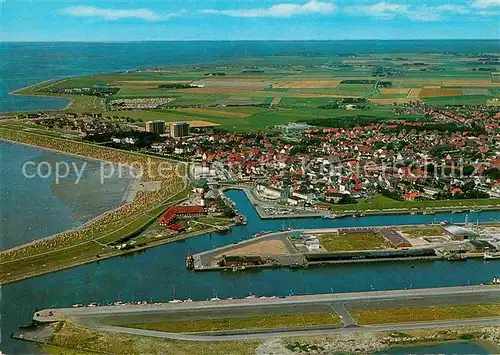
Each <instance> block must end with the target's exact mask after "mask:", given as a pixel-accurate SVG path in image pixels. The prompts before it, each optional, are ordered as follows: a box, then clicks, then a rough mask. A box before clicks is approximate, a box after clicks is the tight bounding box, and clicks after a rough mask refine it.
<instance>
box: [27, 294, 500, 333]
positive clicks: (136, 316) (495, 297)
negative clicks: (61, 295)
mask: <svg viewBox="0 0 500 355" xmlns="http://www.w3.org/2000/svg"><path fill="white" fill-rule="evenodd" d="M477 303H500V285H484V286H464V287H444V288H434V289H414V290H395V291H374V292H355V293H341V294H323V295H303V296H289V297H284V298H265V299H263V298H250V299H249V298H246V299H235V300H220V301H197V302H183V303H175V304H174V303H162V304H147V305H123V306H103V307H81V308H60V309H46V310H43V311H39V312H37V313H36V314H35V315H34V317H33V319H34V320H36V321H38V322H51V321H56V320H58V319H61V318H68V317H69V318H71V319H72V320H73V321H74V322H75V323H76V324H80V325H83V326H86V327H89V328H93V329H98V330H104V331H110V332H118V333H128V334H137V335H147V336H155V337H161V338H169V339H181V340H199V341H213V340H247V339H261V338H268V337H283V336H287V337H289V336H300V335H302V336H303V335H320V334H328V333H331V332H380V331H398V330H405V329H406V330H408V329H422V328H434V327H453V326H459V325H499V324H500V317H498V318H478V319H468V320H456V321H436V322H418V323H412V324H387V325H378V326H362V327H361V326H358V325H357V324H356V321H355V319H353V317H352V316H351V314H350V313H349V310H350V309H370V308H372V309H373V308H397V307H412V306H413V307H425V306H432V305H454V304H456V305H458V304H477ZM332 311H334V312H335V313H337V315H338V316H339V317H341V320H342V324H341V325H340V326H339V325H338V324H337V325H323V326H313V327H302V328H298V327H295V328H282V329H259V330H255V329H254V330H235V331H223V332H220V331H219V332H204V333H192V334H180V333H166V332H158V331H148V330H142V329H133V328H125V327H121V326H120V325H125V324H130V323H147V322H168V321H182V320H193V319H210V318H231V317H252V316H259V315H270V314H275V315H279V314H293V313H320V312H332Z"/></svg>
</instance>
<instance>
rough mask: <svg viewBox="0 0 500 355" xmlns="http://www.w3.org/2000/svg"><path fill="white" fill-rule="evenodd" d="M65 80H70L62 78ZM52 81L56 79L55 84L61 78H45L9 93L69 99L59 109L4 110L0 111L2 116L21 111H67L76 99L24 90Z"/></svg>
mask: <svg viewBox="0 0 500 355" xmlns="http://www.w3.org/2000/svg"><path fill="white" fill-rule="evenodd" d="M63 80H68V79H67V78H66V79H61V80H60V81H63ZM51 81H54V84H55V83H57V82H58V81H59V79H48V80H44V81H41V82H39V83H36V84H32V85H28V86H25V87H22V88H19V89H15V90H12V91H9V92H8V93H7V94H8V95H12V96H29V97H45V98H50V99H57V100H66V101H68V102H67V103H66V104H65V105H64V106H63V107H61V108H58V109H48V110H47V109H44V110H29V111H2V112H0V116H4V115H11V114H16V113H19V112H39V111H45V112H59V111H65V110H67V109H69V108H70V107H71V106H72V105H73V104H74V102H75V99H73V98H70V97H64V96H51V95H44V94H40V93H37V94H35V93H25V92H24V90H28V89H30V88H34V87H37V86H39V85H42V84H46V83H50V82H51Z"/></svg>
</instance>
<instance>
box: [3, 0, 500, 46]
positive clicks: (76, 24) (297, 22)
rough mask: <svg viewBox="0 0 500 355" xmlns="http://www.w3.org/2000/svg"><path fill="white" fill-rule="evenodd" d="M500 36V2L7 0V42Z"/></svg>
mask: <svg viewBox="0 0 500 355" xmlns="http://www.w3.org/2000/svg"><path fill="white" fill-rule="evenodd" d="M329 39H331V40H336V39H337V40H354V39H499V40H500V0H393V1H389V0H388V1H378V0H357V1H356V0H334V1H329V0H155V1H146V0H144V1H143V0H51V1H49V0H47V1H45V0H0V41H2V42H7V41H145V40H329Z"/></svg>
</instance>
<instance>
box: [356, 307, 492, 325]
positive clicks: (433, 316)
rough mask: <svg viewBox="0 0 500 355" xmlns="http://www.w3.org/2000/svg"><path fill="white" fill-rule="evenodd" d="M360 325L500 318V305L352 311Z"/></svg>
mask: <svg viewBox="0 0 500 355" xmlns="http://www.w3.org/2000/svg"><path fill="white" fill-rule="evenodd" d="M351 314H352V315H353V317H354V318H355V319H356V320H357V321H358V323H359V324H360V325H378V324H392V323H413V322H428V321H446V320H457V319H471V318H487V317H500V304H499V303H493V304H472V305H469V304H468V305H454V306H434V307H422V308H390V309H366V310H354V311H351Z"/></svg>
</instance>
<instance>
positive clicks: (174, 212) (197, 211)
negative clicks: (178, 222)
mask: <svg viewBox="0 0 500 355" xmlns="http://www.w3.org/2000/svg"><path fill="white" fill-rule="evenodd" d="M205 214H206V212H205V209H204V208H203V207H202V206H176V207H171V208H169V209H168V210H167V212H165V214H164V215H163V216H162V217H161V218H160V220H159V221H158V224H159V225H160V226H169V225H171V224H172V223H173V222H174V221H175V219H176V218H177V217H195V216H203V215H205Z"/></svg>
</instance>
